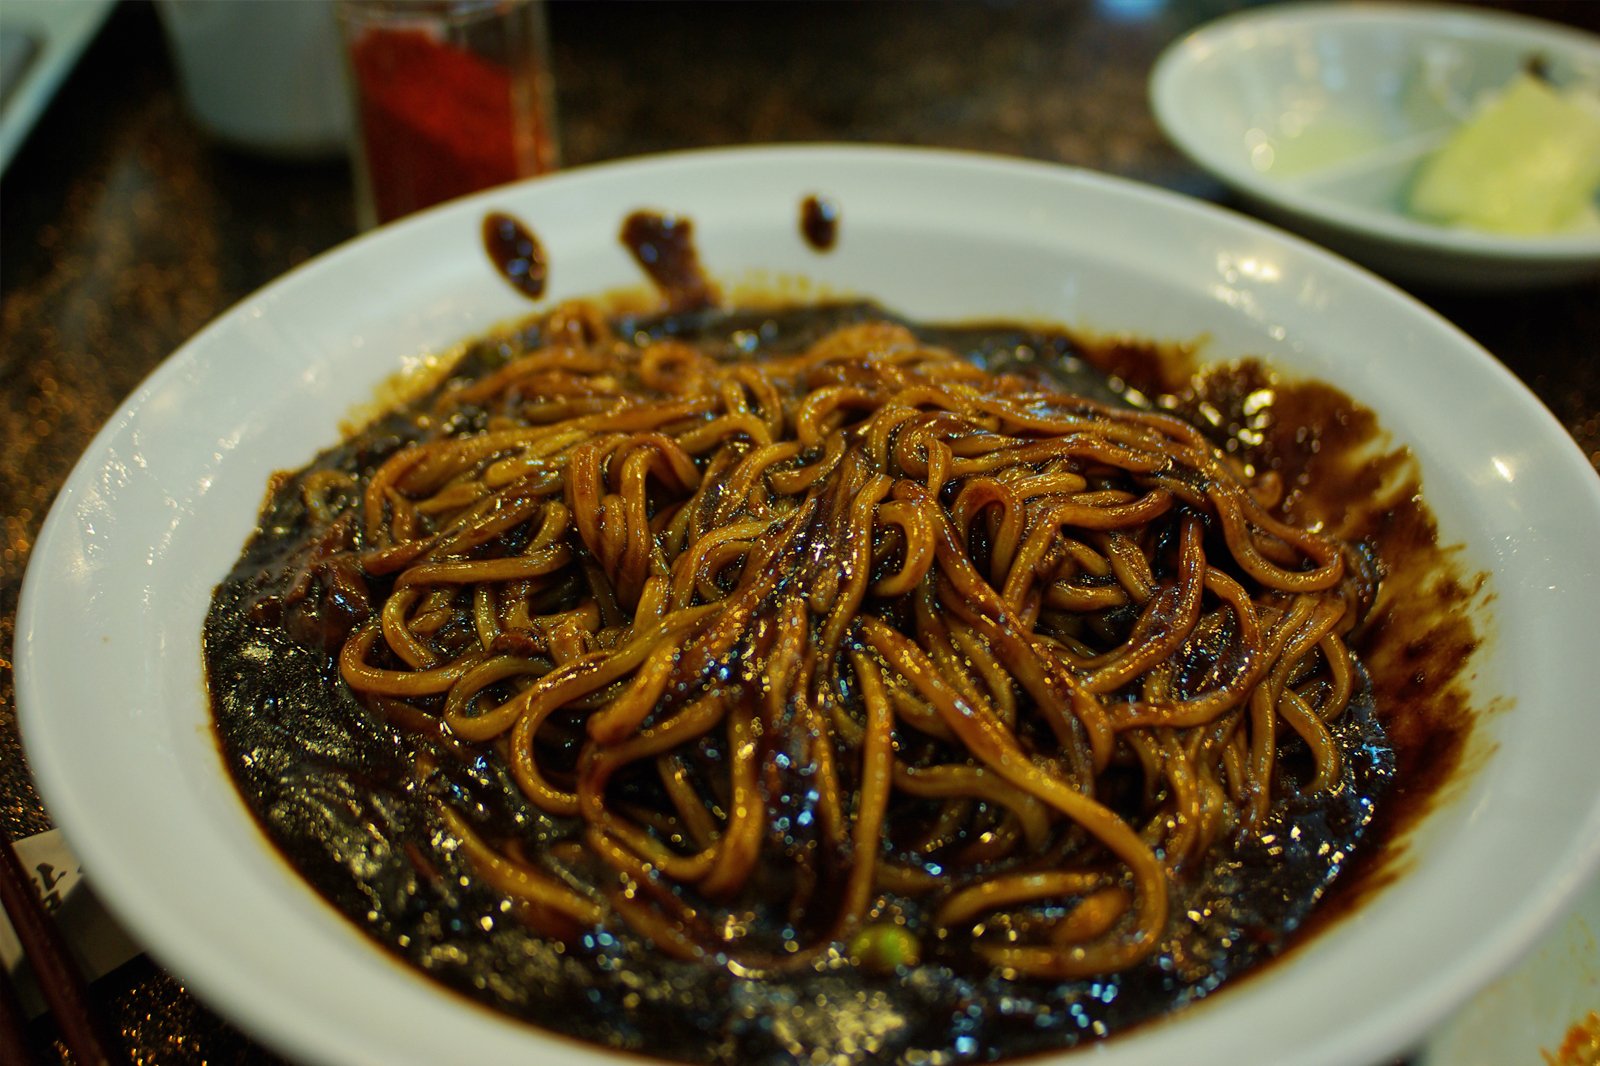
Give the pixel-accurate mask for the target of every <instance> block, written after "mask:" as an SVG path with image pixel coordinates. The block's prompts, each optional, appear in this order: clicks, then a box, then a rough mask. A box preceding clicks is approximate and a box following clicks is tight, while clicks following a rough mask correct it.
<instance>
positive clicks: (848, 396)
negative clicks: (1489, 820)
mask: <svg viewBox="0 0 1600 1066" xmlns="http://www.w3.org/2000/svg"><path fill="white" fill-rule="evenodd" d="M1069 343H1070V342H1068V341H1067V340H1066V339H1065V338H1063V337H1061V336H1059V335H1054V334H1042V333H1039V334H1036V333H1028V332H1025V331H1019V330H1017V329H1014V328H995V329H971V330H948V329H947V330H936V329H929V328H923V327H917V326H914V325H910V324H906V323H903V322H900V321H896V320H894V319H893V318H892V317H890V316H889V315H887V314H886V313H884V312H883V311H881V310H879V309H876V308H873V307H870V306H841V307H830V308H821V309H798V310H789V311H783V312H758V313H744V314H737V313H728V312H722V311H716V310H703V311H698V312H693V313H687V314H678V315H663V316H657V317H639V318H628V317H617V318H608V317H607V316H605V315H604V314H602V313H601V312H600V311H599V310H597V308H596V307H595V306H592V305H589V304H583V303H574V304H568V305H563V306H560V307H558V308H556V309H555V310H554V311H552V312H550V313H548V314H547V315H545V316H543V317H541V318H540V319H538V320H536V321H534V322H532V323H529V324H527V325H525V326H523V327H520V328H519V329H517V330H514V331H508V332H505V333H502V334H498V335H496V336H493V337H490V338H488V339H485V340H484V341H482V342H479V343H478V344H476V345H474V346H473V347H472V348H471V349H470V350H469V351H468V353H467V355H466V356H465V358H464V359H463V360H462V361H461V362H460V363H459V364H458V365H457V366H456V367H455V369H454V370H453V371H452V372H451V373H450V375H449V376H448V378H447V379H446V380H444V381H443V382H442V383H441V384H438V385H437V386H436V387H434V388H433V389H432V390H431V391H430V392H429V393H428V394H427V395H425V396H423V397H421V398H420V399H418V400H415V401H414V402H412V403H410V404H407V405H405V406H402V407H400V408H398V409H396V410H393V411H391V412H389V413H388V414H387V415H385V416H383V417H382V418H380V419H378V420H376V421H375V422H373V423H372V424H371V425H370V426H368V427H367V428H366V429H364V430H363V431H361V432H360V433H358V434H356V435H354V436H352V437H351V438H350V439H349V440H347V441H346V442H345V443H344V444H343V445H341V446H339V447H337V448H335V449H333V450H331V451H329V452H327V453H325V454H324V455H322V456H321V457H319V458H318V459H317V460H316V461H315V462H314V463H313V464H311V465H310V466H309V467H307V468H306V469H304V470H302V471H300V472H298V473H295V474H293V475H284V476H282V477H281V478H279V479H278V480H277V481H275V483H274V485H273V486H272V491H271V494H270V497H269V500H268V502H267V505H266V507H265V510H264V512H263V515H262V518H261V523H260V528H259V530H258V531H257V533H256V535H255V537H254V538H253V539H252V540H251V542H250V543H249V545H248V546H247V548H246V550H245V553H244V555H243V557H242V558H241V560H240V561H239V564H238V565H237V567H236V568H235V570H234V572H233V573H232V574H231V575H230V576H229V577H228V578H227V580H226V581H225V582H224V583H223V584H222V586H221V587H220V588H219V589H218V591H217V594H216V598H215V601H214V604H213V609H212V612H211V615H210V618H209V621H208V624H207V629H206V655H207V666H208V674H209V680H210V685H211V690H212V696H213V703H214V707H215V711H216V719H217V724H218V730H219V734H220V737H221V740H222V743H223V747H224V750H225V753H226V755H227V758H228V761H229V765H230V768H231V770H232V772H233V773H234V774H235V776H236V778H237V780H238V781H239V783H240V785H241V789H242V791H243V793H244V794H245V795H246V797H247V799H248V801H249V802H250V803H251V805H252V807H253V809H254V810H255V812H256V814H257V816H258V818H259V819H260V820H261V822H262V824H263V825H264V826H265V827H266V829H267V831H268V833H269V834H270V835H271V836H272V837H273V839H274V840H275V841H276V842H277V844H278V845H279V846H280V847H281V848H282V850H283V851H284V852H285V854H286V855H287V856H288V857H289V859H290V861H291V862H292V863H294V865H295V866H296V867H297V868H298V869H299V870H300V872H301V873H302V874H304V875H305V876H306V877H307V878H308V879H309V880H310V881H311V882H312V883H313V884H315V885H316V886H317V888H318V889H319V891H321V892H322V893H323V894H324V895H325V896H326V897H327V898H328V899H329V900H331V901H332V902H333V903H334V904H335V905H336V906H338V907H339V908H340V909H341V910H342V911H344V912H345V913H346V914H347V915H348V916H350V917H351V918H352V920H354V921H356V922H357V923H359V924H360V925H361V926H362V927H363V928H365V929H366V930H367V931H368V932H369V933H370V934H371V935H372V936H373V937H375V938H376V939H377V940H379V941H380V942H382V943H383V944H385V945H386V946H387V947H388V948H389V949H390V950H392V951H394V952H395V953H397V954H398V955H400V956H402V957H404V958H406V959H408V960H409V961H410V962H411V963H412V964H414V965H415V966H417V967H420V968H421V969H423V970H425V971H427V972H428V973H430V974H432V975H433V976H434V977H436V978H437V979H438V980H440V981H441V982H443V983H445V984H446V985H449V986H451V987H453V988H455V989H457V990H458V991H460V992H463V993H465V994H467V995H469V996H472V997H474V998H476V999H478V1000H480V1001H483V1002H486V1003H488V1004H491V1005H493V1006H495V1007H498V1008H500V1009H502V1010H505V1011H507V1012H510V1013H512V1014H516V1015H518V1016H521V1017H524V1018H527V1019H530V1020H532V1021H535V1022H536V1023H538V1024H540V1025H542V1026H545V1027H549V1028H553V1029H556V1030H559V1031H561V1032H565V1033H568V1034H572V1035H575V1036H578V1037H581V1038H585V1039H588V1040H592V1041H596V1042H599V1043H604V1044H608V1045H612V1046H616V1047H622V1048H631V1049H643V1050H647V1051H648V1052H650V1053H652V1054H656V1055H662V1056H667V1057H674V1058H682V1059H686V1060H695V1061H717V1062H729V1063H733V1062H738V1063H756V1062H769V1061H788V1060H792V1059H803V1060H805V1061H810V1062H818V1061H828V1062H835V1061H837V1062H850V1061H895V1060H899V1061H905V1062H935V1061H937V1062H954V1061H969V1060H978V1059H992V1058H994V1057H1000V1056H1005V1055H1011V1054H1016V1053H1021V1052H1026V1051H1030V1050H1037V1049H1041V1048H1048V1047H1063V1046H1069V1045H1072V1044H1075V1043H1077V1042H1079V1041H1082V1040H1084V1039H1093V1038H1097V1037H1100V1036H1104V1035H1106V1034H1107V1033H1111V1032H1116V1031H1119V1030H1122V1029H1125V1028H1127V1027H1129V1026H1131V1025H1133V1024H1135V1023H1137V1022H1139V1021H1142V1020H1145V1019H1147V1018H1149V1017H1151V1016H1153V1015H1156V1014H1158V1013H1161V1012H1164V1011H1168V1010H1170V1009H1173V1008H1174V1007H1179V1006H1182V1005H1183V1004H1185V1003H1188V1002H1190V1001H1192V1000H1194V999H1196V998H1198V997H1200V996H1203V995H1205V994H1207V993H1208V992H1210V991H1211V990H1213V989H1215V988H1216V987H1217V986H1218V985H1219V984H1221V983H1222V982H1223V981H1224V980H1226V979H1227V978H1229V977H1230V976H1232V975H1234V974H1235V973H1237V972H1239V971H1242V970H1244V969H1246V968H1248V967H1250V966H1252V965H1254V964H1256V963H1258V962H1260V961H1261V960H1263V959H1266V958H1268V957H1270V956H1272V955H1274V954H1276V953H1277V952H1278V951H1279V950H1280V949H1281V948H1282V947H1283V945H1284V944H1285V943H1286V942H1287V940H1288V938H1289V937H1290V936H1291V935H1292V933H1293V931H1294V930H1295V929H1296V928H1297V927H1299V926H1301V925H1302V924H1303V923H1304V922H1305V920H1306V917H1307V915H1308V914H1309V913H1310V911H1311V910H1312V908H1313V906H1314V905H1315V904H1316V903H1317V902H1318V900H1319V898H1320V897H1322V896H1323V895H1324V893H1325V892H1326V891H1327V890H1328V888H1329V886H1330V884H1332V882H1333V880H1334V878H1335V876H1336V875H1337V874H1338V873H1339V871H1340V869H1341V867H1342V866H1343V865H1346V864H1348V863H1349V862H1350V860H1351V856H1353V855H1356V854H1358V853H1359V852H1360V851H1361V850H1362V849H1363V847H1365V846H1366V844H1367V842H1366V840H1365V839H1364V838H1365V836H1367V835H1369V832H1370V831H1371V829H1372V826H1373V825H1374V821H1375V818H1376V817H1377V815H1376V813H1375V812H1376V811H1378V810H1379V808H1381V806H1382V804H1383V803H1384V800H1385V795H1386V792H1388V790H1389V789H1388V783H1389V781H1390V778H1391V777H1392V776H1393V774H1394V769H1395V761H1396V756H1395V752H1394V750H1393V746H1392V744H1391V742H1390V740H1389V739H1388V738H1387V737H1386V735H1385V731H1384V729H1383V727H1382V724H1381V721H1380V719H1381V718H1382V715H1380V714H1379V713H1377V712H1376V711H1375V709H1374V700H1373V687H1372V686H1371V685H1370V684H1369V681H1368V674H1367V672H1366V670H1365V669H1364V668H1363V665H1362V663H1361V662H1360V661H1359V660H1358V658H1357V657H1356V655H1355V654H1353V652H1352V650H1351V649H1352V645H1353V643H1354V642H1357V641H1359V640H1360V638H1361V636H1362V634H1363V632H1364V630H1363V626H1364V624H1365V623H1366V621H1367V616H1368V614H1369V612H1370V611H1371V610H1372V608H1373V604H1374V601H1375V599H1376V598H1377V597H1378V595H1379V589H1380V578H1381V576H1382V573H1383V561H1382V560H1381V559H1378V558H1375V557H1374V555H1373V552H1372V545H1371V543H1369V542H1366V541H1356V540H1342V539H1340V538H1339V537H1338V536H1336V535H1335V533H1334V532H1333V531H1331V530H1330V529H1329V528H1322V527H1321V524H1320V523H1318V522H1316V521H1312V520H1305V519H1304V518H1303V514H1304V512H1303V509H1300V508H1299V507H1298V506H1297V505H1298V504H1300V503H1303V502H1304V498H1305V497H1306V496H1307V495H1309V494H1311V490H1310V489H1309V488H1308V487H1307V486H1306V485H1305V484H1303V483H1302V482H1303V479H1300V478H1297V477H1296V475H1295V474H1294V472H1293V471H1287V470H1285V469H1270V468H1266V467H1262V466H1256V465H1252V463H1251V461H1250V459H1249V456H1248V455H1247V454H1246V453H1244V452H1237V451H1236V450H1230V448H1229V447H1228V446H1226V444H1225V442H1223V441H1221V440H1220V439H1218V437H1217V435H1216V434H1213V435H1210V436H1208V435H1207V433H1205V432H1202V430H1201V429H1200V428H1197V424H1196V423H1195V422H1191V421H1189V420H1187V419H1185V418H1183V417H1180V416H1179V414H1177V413H1174V411H1172V410H1168V409H1166V408H1164V407H1163V406H1162V405H1160V404H1157V403H1153V402H1149V401H1145V400H1144V398H1143V397H1141V396H1139V395H1138V394H1137V393H1133V394H1129V393H1127V392H1126V391H1123V392H1120V393H1119V392H1118V391H1117V390H1116V389H1114V388H1112V387H1109V385H1108V383H1107V381H1106V379H1103V378H1100V377H1099V376H1097V375H1094V374H1093V373H1092V372H1089V371H1087V370H1085V369H1083V368H1081V367H1079V368H1077V370H1076V372H1077V373H1079V374H1080V377H1078V378H1076V379H1068V378H1063V377H1061V376H1060V375H1059V374H1056V375H1055V376H1052V374H1041V373H1038V372H1037V367H1039V366H1043V365H1047V366H1048V367H1049V368H1050V369H1051V371H1052V372H1056V371H1060V370H1061V369H1062V368H1063V367H1068V368H1071V367H1072V366H1074V365H1075V361H1074V360H1072V359H1071V358H1067V357H1066V354H1065V353H1066V352H1067V351H1068V348H1067V346H1068V345H1069ZM1007 365H1009V366H1010V367H1011V370H1010V371H1009V372H1007V371H1006V370H1004V367H1005V366H1007ZM1030 367H1031V368H1033V370H1031V371H1030ZM1112 384H1114V382H1113V383H1112ZM1069 386H1070V387H1069ZM1257 391H1258V392H1259V391H1262V390H1257ZM1252 395H1255V393H1252ZM1267 395H1268V398H1269V399H1270V391H1269V390H1268V391H1267ZM1169 406H1171V405H1169ZM1257 406H1260V404H1259V403H1258V404H1257ZM1249 407H1250V401H1249V400H1248V398H1247V400H1246V403H1245V404H1244V408H1243V409H1244V410H1246V411H1247V412H1248V410H1249ZM1200 424H1201V425H1204V424H1205V420H1204V419H1201V420H1200ZM1233 428H1234V429H1235V430H1239V429H1240V427H1239V426H1237V425H1236V426H1234V427H1233ZM1242 432H1243V433H1244V434H1245V436H1248V434H1249V432H1251V431H1250V429H1249V425H1248V424H1244V427H1243V430H1242ZM1296 514H1300V515H1302V520H1301V521H1298V522H1297V521H1295V520H1292V519H1291V516H1292V515H1296Z"/></svg>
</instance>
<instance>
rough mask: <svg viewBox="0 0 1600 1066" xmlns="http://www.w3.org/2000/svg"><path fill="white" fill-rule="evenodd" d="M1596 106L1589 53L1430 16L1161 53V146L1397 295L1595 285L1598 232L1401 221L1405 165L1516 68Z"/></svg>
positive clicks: (1383, 13)
mask: <svg viewBox="0 0 1600 1066" xmlns="http://www.w3.org/2000/svg"><path fill="white" fill-rule="evenodd" d="M1533 55H1538V56H1540V57H1542V58H1543V59H1544V61H1545V62H1546V64H1547V65H1548V68H1549V71H1550V75H1551V78H1552V80H1553V81H1555V83H1556V84H1558V85H1562V86H1565V85H1569V84H1573V83H1582V84H1586V85H1588V86H1590V87H1592V88H1595V89H1597V90H1600V38H1595V37H1593V36H1591V35H1589V34H1586V33H1583V32H1581V31H1579V30H1574V29H1568V28H1566V27H1563V26H1559V25H1556V24H1554V23H1550V22H1544V21H1541V20H1537V19H1531V18H1523V17H1520V16H1517V15H1509V14H1504V13H1500V12H1494V11H1475V10H1472V9H1470V8H1465V7H1452V6H1449V5H1442V4H1382V3H1374V4H1367V3H1362V4H1345V3H1340V4H1332V3H1306V4H1284V5H1281V6H1275V7H1268V8H1262V9H1259V10H1254V11H1247V12H1242V13H1240V14H1237V15H1231V16H1228V17H1226V18H1222V19H1219V20H1217V21H1216V22H1213V23H1210V24H1208V25H1206V26H1203V27H1201V28H1200V29H1199V30H1196V31H1195V32H1194V33H1192V34H1190V35H1189V36H1187V37H1185V38H1183V39H1181V40H1179V41H1177V42H1175V43H1174V44H1172V45H1171V46H1169V47H1168V48H1167V50H1166V51H1165V52H1163V53H1162V55H1161V57H1160V59H1158V60H1157V62H1156V65H1155V68H1154V69H1153V71H1152V73H1151V76H1150V101H1151V106H1152V107H1153V108H1154V110H1155V114H1156V119H1157V121H1158V122H1159V123H1160V124H1161V127H1162V129H1163V130H1164V131H1165V132H1166V134H1167V136H1168V137H1169V138H1171V140H1172V141H1173V143H1175V144H1176V145H1177V146H1178V147H1179V148H1180V149H1182V150H1183V152H1184V153H1185V154H1187V155H1188V156H1189V157H1190V158H1191V159H1193V160H1194V161H1195V162H1196V163H1198V164H1199V165H1200V166H1202V167H1205V168H1206V169H1207V170H1209V171H1211V172H1212V173H1213V174H1215V175H1216V176H1217V177H1218V178H1220V179H1221V180H1222V181H1223V182H1225V183H1226V184H1227V185H1229V186H1230V187H1232V188H1233V189H1234V190H1235V191H1237V192H1238V193H1240V194H1241V195H1243V196H1244V197H1246V198H1247V199H1249V200H1250V201H1251V202H1252V203H1253V204H1254V205H1255V206H1256V207H1257V208H1259V209H1260V210H1262V211H1263V212H1264V213H1266V214H1268V215H1271V216H1272V217H1274V218H1276V219H1278V220H1279V221H1282V222H1285V223H1286V224H1288V225H1291V226H1293V227H1294V228H1296V229H1298V230H1300V231H1301V232H1303V233H1305V234H1306V235H1308V236H1310V237H1313V238H1315V239H1317V240H1319V241H1321V242H1323V243H1324V244H1326V245H1328V246H1329V247H1330V248H1333V249H1335V250H1337V251H1341V252H1343V253H1345V254H1346V255H1349V256H1351V257H1352V258H1354V259H1357V260H1359V261H1361V262H1363V263H1366V264H1367V265H1369V266H1371V267H1373V268H1375V269H1377V270H1380V271H1382V272H1383V273H1385V274H1388V275H1389V276H1391V277H1394V278H1396V279H1399V280H1403V281H1413V282H1422V283H1427V284H1436V285H1449V286H1458V287H1471V288H1484V287H1519V288H1520V287H1529V286H1535V285H1545V284H1553V283H1557V282H1566V281H1571V280H1574V279H1577V278H1582V277H1586V276H1592V275H1596V274H1600V229H1588V230H1585V231H1584V232H1578V233H1571V234H1560V235H1552V236H1547V237H1519V236H1506V235H1501V234H1494V233H1482V232H1476V231H1473V230H1470V229H1461V228H1455V227H1446V226H1440V225H1434V224H1432V223H1429V222H1426V221H1423V220H1421V219H1417V218H1414V217H1411V216H1409V215H1408V214H1406V213H1404V212H1403V211H1402V209H1401V208H1402V205H1403V204H1404V201H1405V191H1406V189H1407V188H1408V182H1409V180H1410V178H1411V175H1412V174H1413V172H1414V170H1415V167H1416V165H1417V164H1418V162H1419V161H1420V160H1421V159H1422V158H1423V157H1424V156H1425V155H1426V154H1427V153H1428V152H1430V151H1432V150H1434V149H1436V148H1437V147H1438V146H1439V145H1440V144H1441V143H1442V142H1443V140H1444V137H1445V135H1446V134H1447V133H1448V131H1449V130H1450V129H1452V128H1454V127H1455V126H1456V125H1457V124H1459V122H1460V121H1461V120H1462V118H1463V117H1465V115H1466V114H1468V113H1470V108H1471V105H1472V104H1473V103H1474V102H1475V101H1476V100H1478V99H1479V98H1480V96H1481V95H1482V94H1483V93H1485V92H1487V91H1491V90H1494V89H1498V88H1500V87H1501V86H1503V85H1505V84H1506V82H1508V81H1510V80H1511V78H1512V77H1513V75H1515V74H1516V73H1517V71H1518V70H1520V69H1522V67H1523V65H1524V64H1525V63H1527V61H1528V59H1529V57H1530V56H1533Z"/></svg>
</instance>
